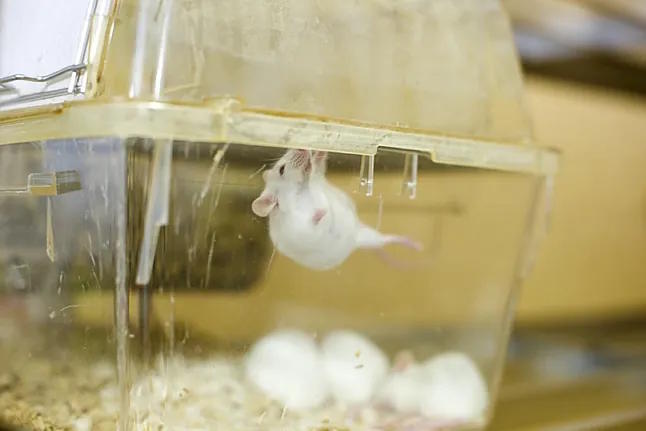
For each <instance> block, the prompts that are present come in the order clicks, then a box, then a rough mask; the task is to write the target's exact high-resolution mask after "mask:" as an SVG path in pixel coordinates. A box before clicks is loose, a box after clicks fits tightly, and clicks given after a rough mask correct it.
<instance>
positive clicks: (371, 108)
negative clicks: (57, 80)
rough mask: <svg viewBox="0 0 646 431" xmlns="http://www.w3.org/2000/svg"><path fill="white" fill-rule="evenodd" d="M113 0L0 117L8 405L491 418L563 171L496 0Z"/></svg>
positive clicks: (193, 421)
mask: <svg viewBox="0 0 646 431" xmlns="http://www.w3.org/2000/svg"><path fill="white" fill-rule="evenodd" d="M99 3H100V4H99V5H98V6H97V5H95V6H97V7H96V8H95V9H92V10H93V11H94V12H95V13H94V14H91V19H90V24H91V25H90V26H89V28H90V33H89V34H90V36H89V42H88V44H87V45H88V47H87V50H86V53H85V57H84V58H85V60H86V61H87V67H85V68H83V74H84V75H83V79H82V81H81V82H83V83H86V84H84V85H87V87H86V88H85V89H84V93H85V95H86V97H85V100H75V101H68V102H64V103H58V104H53V105H52V104H49V105H45V106H41V107H36V108H34V107H31V108H20V107H16V108H15V109H10V110H6V111H5V112H2V113H1V114H0V143H2V144H7V145H0V166H1V169H0V214H2V218H1V219H0V221H1V223H0V308H1V309H2V310H3V312H2V313H0V340H1V342H0V363H3V364H8V366H7V367H5V368H6V370H3V372H2V373H1V374H0V388H2V389H3V393H2V394H0V423H1V422H6V423H7V424H9V425H13V426H27V427H31V428H34V429H48V428H47V427H54V428H62V429H67V428H74V427H75V428H76V429H98V430H100V429H114V428H115V424H117V426H118V427H119V428H120V429H141V430H148V429H168V430H175V429H191V430H193V429H194V430H203V429H223V430H249V429H268V430H271V429H275V430H285V429H294V430H301V429H303V430H304V429H321V430H323V429H349V430H361V429H366V430H367V429H419V430H423V429H424V430H425V429H439V428H441V429H446V428H451V429H452V428H480V427H483V426H484V425H485V424H486V422H487V419H488V417H489V416H490V414H491V412H492V407H493V405H494V402H495V398H496V391H497V387H498V381H499V378H500V373H501V370H502V366H503V364H504V357H505V350H506V345H507V339H508V334H509V331H510V328H511V324H512V320H513V319H512V317H513V307H514V302H515V298H516V294H517V292H518V288H519V286H520V284H521V282H522V279H523V277H524V276H525V274H526V273H527V271H528V269H529V267H530V265H531V260H532V254H533V252H534V250H535V249H536V240H537V239H538V238H539V237H540V233H541V232H542V228H543V227H544V221H545V215H546V212H547V210H549V205H548V203H549V196H550V192H551V183H552V177H553V175H554V173H555V171H556V156H555V154H554V153H553V152H551V151H549V150H547V149H544V148H539V147H536V146H535V145H533V144H532V142H531V133H530V130H529V122H528V120H527V115H526V112H525V110H524V108H523V101H522V82H521V77H520V73H519V69H518V66H517V63H516V57H515V53H514V50H513V44H512V41H511V37H510V34H509V28H508V23H507V20H506V17H505V15H504V12H503V11H502V9H501V8H500V5H499V4H498V2H497V1H482V0H473V1H466V0H465V1H460V2H455V1H448V0H427V1H422V0H420V1H394V2H393V1H391V2H382V1H377V0H374V1H358V2H344V1H326V2H320V1H300V0H299V1H295V0H294V1H278V0H277V1H265V2H254V1H242V2H241V1H216V2H201V1H190V2H186V1H171V0H165V1H143V0H142V1H126V0H123V1H117V2H105V4H103V2H99ZM97 11H102V12H101V13H99V12H97Z"/></svg>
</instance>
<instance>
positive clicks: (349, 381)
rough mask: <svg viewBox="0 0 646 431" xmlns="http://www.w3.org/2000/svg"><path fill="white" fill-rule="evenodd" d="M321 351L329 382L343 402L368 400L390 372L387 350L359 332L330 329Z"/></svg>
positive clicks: (332, 389)
mask: <svg viewBox="0 0 646 431" xmlns="http://www.w3.org/2000/svg"><path fill="white" fill-rule="evenodd" d="M321 351H322V353H323V368H324V370H325V375H326V377H327V382H328V386H329V387H330V391H331V392H332V395H333V396H334V398H335V399H336V400H337V401H339V402H341V403H346V404H365V403H367V402H369V401H370V400H371V399H372V397H373V395H374V393H375V391H376V390H377V388H378V386H379V385H380V384H381V383H382V381H383V380H384V379H385V377H386V374H387V373H388V358H387V357H386V355H385V354H384V352H382V351H381V349H380V348H379V347H377V345H375V343H373V342H372V341H370V340H369V339H368V338H366V337H364V336H363V335H361V334H359V333H357V332H353V331H348V330H338V331H333V332H331V333H330V334H328V335H327V336H326V337H325V338H324V339H323V342H322V343H321Z"/></svg>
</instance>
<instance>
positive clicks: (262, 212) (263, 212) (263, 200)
mask: <svg viewBox="0 0 646 431" xmlns="http://www.w3.org/2000/svg"><path fill="white" fill-rule="evenodd" d="M277 203H278V200H277V199H276V196H275V195H273V194H271V193H269V192H262V194H261V195H260V196H259V197H258V198H256V200H255V201H253V203H252V204H251V210H252V211H253V213H254V214H255V215H257V216H258V217H267V216H268V215H269V213H270V212H271V210H273V209H274V207H275V206H276V204H277Z"/></svg>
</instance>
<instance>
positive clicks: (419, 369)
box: [379, 352, 489, 423]
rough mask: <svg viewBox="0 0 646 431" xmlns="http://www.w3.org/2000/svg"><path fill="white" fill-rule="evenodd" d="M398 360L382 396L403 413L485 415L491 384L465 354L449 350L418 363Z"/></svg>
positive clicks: (458, 417)
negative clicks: (488, 385) (488, 387)
mask: <svg viewBox="0 0 646 431" xmlns="http://www.w3.org/2000/svg"><path fill="white" fill-rule="evenodd" d="M401 358H402V359H400V360H397V359H396V360H395V366H394V367H393V370H392V372H391V373H390V375H389V376H388V378H387V379H386V381H385V382H384V384H383V385H382V387H381V390H380V393H379V399H380V400H381V401H383V402H386V403H387V404H388V405H390V406H391V407H393V408H394V409H395V410H396V411H398V412H400V413H408V414H414V413H418V414H421V415H422V416H424V417H426V418H429V419H433V420H437V421H442V422H443V423H453V422H455V423H460V422H469V421H474V420H478V419H481V418H482V417H483V415H484V414H485V412H486V409H487V405H488V403H489V394H488V391H487V385H486V383H485V381H484V379H483V378H482V375H481V374H480V371H479V369H478V367H477V365H476V364H475V363H474V362H473V361H472V360H471V359H470V358H469V357H468V356H466V355H465V354H463V353H459V352H447V353H442V354H439V355H437V356H435V357H432V358H431V359H429V360H428V361H426V362H424V363H421V364H420V363H417V362H416V361H415V360H414V358H412V357H407V358H403V357H401Z"/></svg>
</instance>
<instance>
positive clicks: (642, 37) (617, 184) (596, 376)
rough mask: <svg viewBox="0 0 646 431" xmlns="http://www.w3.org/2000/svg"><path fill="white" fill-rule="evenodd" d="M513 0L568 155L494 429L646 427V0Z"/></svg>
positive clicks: (529, 85) (525, 295)
mask: <svg viewBox="0 0 646 431" xmlns="http://www.w3.org/2000/svg"><path fill="white" fill-rule="evenodd" d="M9 1H10V0H0V26H3V27H4V28H5V29H6V30H8V33H10V32H11V28H12V26H13V27H20V26H24V25H27V23H24V22H20V21H17V20H10V19H9V18H8V14H5V15H3V14H2V9H3V8H2V6H3V3H4V2H9ZM14 1H16V2H17V1H18V0H14ZM79 2H80V3H83V2H84V0H74V1H66V2H61V7H60V8H59V9H58V10H57V11H56V13H57V14H59V15H60V16H63V15H64V16H66V17H68V18H69V19H70V20H73V19H74V17H72V14H73V13H76V14H77V15H78V17H77V19H82V16H83V10H84V7H80V8H79V7H78V4H79ZM85 2H86V0H85ZM7 4H8V3H4V5H7ZM503 4H504V5H505V7H506V8H507V10H508V11H509V14H510V17H511V20H512V25H513V27H514V34H515V40H516V43H517V47H518V52H519V54H520V57H521V61H522V65H523V68H524V71H525V77H526V93H527V103H528V105H529V109H530V111H531V113H532V118H533V126H534V135H535V137H536V140H537V143H538V144H539V145H543V146H549V147H554V148H556V149H558V150H559V151H560V152H561V153H562V156H561V170H560V172H559V174H558V176H557V178H556V184H555V194H554V196H553V211H552V218H551V223H550V231H549V235H548V236H547V237H546V239H545V240H544V242H543V244H541V247H540V252H539V254H538V255H537V256H536V263H535V267H534V270H533V272H532V273H531V275H530V277H529V279H528V280H527V282H526V283H525V286H524V288H523V292H522V295H521V297H520V302H519V304H518V309H517V314H516V325H515V329H514V335H513V338H512V342H511V345H510V350H509V363H508V366H507V370H506V373H505V376H504V381H503V386H502V389H501V393H500V403H499V406H498V409H497V412H496V417H495V418H494V420H493V423H492V425H491V429H492V430H526V429H613V430H643V429H646V0H532V1H528V0H503ZM12 6H13V5H12ZM25 7H26V6H25ZM52 21H54V19H52ZM29 25H33V26H34V28H40V25H41V23H34V22H30V23H29ZM43 25H44V24H43ZM65 31H67V32H71V33H70V34H71V36H70V35H66V34H64V33H61V34H57V35H54V36H52V37H51V38H49V39H48V41H47V44H42V41H41V39H39V38H38V35H37V33H36V32H34V38H33V40H29V39H28V40H23V41H22V42H21V45H20V47H18V46H16V45H15V44H14V45H2V40H0V76H3V75H5V74H8V73H11V72H12V71H13V70H15V67H16V63H14V62H12V63H11V64H9V63H8V61H7V59H8V58H15V55H13V54H15V53H12V52H13V51H15V50H24V52H34V50H36V51H38V50H40V51H38V52H41V53H42V54H43V55H44V53H51V52H58V53H59V54H60V58H59V59H54V63H56V62H57V61H60V62H61V65H63V64H67V63H69V60H68V57H70V56H72V55H73V53H74V51H75V41H76V40H77V39H76V36H75V35H74V34H72V33H76V32H77V30H76V27H74V26H69V27H65ZM68 42H69V43H68ZM54 47H57V48H58V50H57V49H55V48H54ZM61 47H62V48H65V49H67V51H64V49H62V48H61ZM68 48H69V49H68ZM68 51H69V52H68ZM21 58H24V62H25V65H26V66H34V67H36V66H38V67H40V66H42V67H43V71H46V70H53V69H55V68H56V67H57V66H59V65H58V64H44V63H42V62H41V59H42V55H41V56H33V55H30V56H24V57H21ZM29 61H33V62H35V63H34V65H31V64H29V63H28V62H29ZM41 63H42V64H41ZM23 66H24V65H21V66H20V68H22V67H23ZM26 66H25V67H26Z"/></svg>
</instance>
